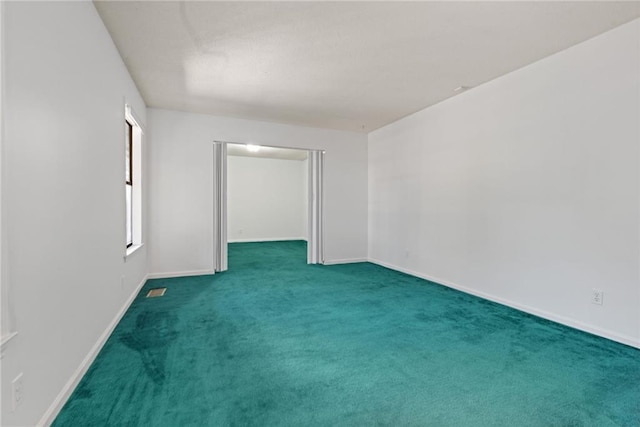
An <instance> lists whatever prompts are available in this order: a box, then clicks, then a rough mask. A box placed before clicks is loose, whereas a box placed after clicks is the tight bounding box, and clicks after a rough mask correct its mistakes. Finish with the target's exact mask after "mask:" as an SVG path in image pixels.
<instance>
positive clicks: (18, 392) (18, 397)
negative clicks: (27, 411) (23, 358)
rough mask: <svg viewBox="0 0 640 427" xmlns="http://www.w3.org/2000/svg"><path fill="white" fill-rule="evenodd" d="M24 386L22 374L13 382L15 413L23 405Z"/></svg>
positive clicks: (12, 396) (13, 406)
mask: <svg viewBox="0 0 640 427" xmlns="http://www.w3.org/2000/svg"><path fill="white" fill-rule="evenodd" d="M23 393H24V384H23V383H22V372H20V375H18V376H17V377H15V378H14V380H13V381H11V407H12V409H13V410H14V411H15V410H16V408H17V407H18V406H20V404H21V403H22V398H23Z"/></svg>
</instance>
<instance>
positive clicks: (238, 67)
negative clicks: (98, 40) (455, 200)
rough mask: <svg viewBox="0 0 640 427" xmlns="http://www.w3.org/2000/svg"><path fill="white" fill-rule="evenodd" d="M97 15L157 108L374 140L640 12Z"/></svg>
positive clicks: (302, 10)
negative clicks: (385, 129)
mask: <svg viewBox="0 0 640 427" xmlns="http://www.w3.org/2000/svg"><path fill="white" fill-rule="evenodd" d="M95 4H96V7H97V9H98V12H99V13H100V15H101V16H102V19H103V21H104V22H105V24H106V26H107V28H108V30H109V32H110V33H111V35H112V37H113V39H114V41H115V43H116V45H117V47H118V49H119V51H120V53H121V55H122V57H123V58H124V61H125V63H126V64H127V67H128V68H129V71H130V72H131V74H132V75H133V78H134V80H135V81H136V84H137V85H138V88H139V89H140V91H141V92H142V95H143V97H144V99H145V101H146V102H147V105H148V106H150V107H160V108H169V109H175V110H182V111H191V112H198V113H205V114H215V115H223V116H232V117H240V118H247V119H255V120H265V121H274V122H281V123H292V124H299V125H306V126H315V127H324V128H333V129H341V130H352V131H359V132H369V131H371V130H374V129H376V128H379V127H381V126H383V125H385V124H388V123H391V122H393V121H395V120H397V119H399V118H402V117H404V116H406V115H408V114H411V113H413V112H415V111H418V110H421V109H423V108H425V107H427V106H429V105H433V104H435V103H437V102H440V101H442V100H444V99H447V98H448V97H451V96H454V95H455V94H456V92H454V89H455V88H456V87H458V86H470V87H474V86H477V85H480V84H482V83H484V82H486V81H489V80H492V79H494V78H496V77H499V76H501V75H504V74H506V73H508V72H510V71H513V70H515V69H518V68H520V67H522V66H524V65H527V64H530V63H532V62H534V61H536V60H539V59H541V58H544V57H546V56H548V55H551V54H553V53H555V52H558V51H561V50H563V49H566V48H567V47H570V46H572V45H575V44H577V43H579V42H581V41H583V40H586V39H588V38H591V37H593V36H595V35H597V34H600V33H602V32H604V31H607V30H609V29H611V28H614V27H616V26H618V25H621V24H623V23H625V22H628V21H631V20H633V19H635V18H637V17H639V16H640V2H628V1H627V2H611V1H606V2H575V1H570V2H521V1H518V2H508V1H507V2H504V1H503V2H174V1H164V2H145V1H142V2H137V1H106V2H105V1H97V2H95Z"/></svg>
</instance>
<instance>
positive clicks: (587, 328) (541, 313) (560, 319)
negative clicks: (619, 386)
mask: <svg viewBox="0 0 640 427" xmlns="http://www.w3.org/2000/svg"><path fill="white" fill-rule="evenodd" d="M369 262H370V263H372V264H377V265H380V266H382V267H385V268H389V269H391V270H396V271H399V272H401V273H405V274H409V275H411V276H415V277H419V278H421V279H425V280H428V281H430V282H434V283H437V284H439V285H444V286H446V287H449V288H452V289H456V290H458V291H461V292H464V293H466V294H470V295H474V296H477V297H480V298H483V299H486V300H489V301H493V302H496V303H498V304H502V305H506V306H507V307H511V308H515V309H516V310H520V311H523V312H525V313H528V314H533V315H534V316H538V317H541V318H543V319H546V320H551V321H552V322H556V323H560V324H562V325H565V326H569V327H571V328H574V329H578V330H580V331H583V332H588V333H590V334H593V335H598V336H600V337H603V338H607V339H610V340H612V341H616V342H619V343H622V344H626V345H628V346H631V347H636V348H640V339H637V338H634V337H631V336H628V335H621V334H618V333H616V332H613V331H609V330H607V329H602V328H598V327H595V326H592V325H588V324H586V323H584V322H580V321H578V320H574V319H570V318H568V317H564V316H560V315H557V314H554V313H550V312H548V311H545V310H540V309H537V308H533V307H530V306H528V305H524V304H520V303H517V302H513V301H510V300H508V299H504V298H500V297H497V296H495V295H492V294H488V293H485V292H479V291H476V290H474V289H471V288H468V287H466V286H461V285H458V284H456V283H453V282H450V281H448V280H443V279H440V278H437V277H433V276H429V275H428V274H422V273H418V272H417V271H413V270H409V269H407V268H402V267H398V266H396V265H393V264H389V263H386V262H383V261H379V260H377V259H373V258H369Z"/></svg>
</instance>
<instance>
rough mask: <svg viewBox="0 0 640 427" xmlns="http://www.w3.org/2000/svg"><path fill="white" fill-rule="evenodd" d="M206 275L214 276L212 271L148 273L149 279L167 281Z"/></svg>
mask: <svg viewBox="0 0 640 427" xmlns="http://www.w3.org/2000/svg"><path fill="white" fill-rule="evenodd" d="M207 274H215V271H213V270H191V271H170V272H165V273H149V274H148V275H147V278H149V279H168V278H170V277H186V276H204V275H207Z"/></svg>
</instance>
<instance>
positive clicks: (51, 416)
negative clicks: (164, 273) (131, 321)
mask: <svg viewBox="0 0 640 427" xmlns="http://www.w3.org/2000/svg"><path fill="white" fill-rule="evenodd" d="M147 278H148V275H145V276H144V278H143V279H142V281H141V282H140V283H138V285H137V286H136V288H135V290H134V291H133V292H132V293H131V295H130V296H129V298H128V299H127V301H126V302H125V303H124V305H123V306H122V308H121V309H120V311H118V313H117V314H116V315H115V317H114V318H113V320H112V321H111V323H109V325H108V326H107V329H105V330H104V332H103V333H102V335H100V338H98V341H96V343H95V344H94V345H93V347H92V348H91V350H89V353H88V354H87V355H86V356H85V358H84V360H83V361H82V363H80V366H78V368H77V369H76V371H75V372H74V373H73V375H72V376H71V378H69V381H67V383H66V384H65V385H64V387H63V388H62V390H61V391H60V393H58V396H57V397H56V398H55V400H54V401H53V403H52V404H51V406H49V409H47V411H46V412H45V413H44V415H43V416H42V418H41V419H40V421H39V422H38V424H37V425H38V426H50V425H51V424H52V423H53V421H54V420H55V419H56V417H57V416H58V414H59V413H60V410H61V409H62V407H63V406H64V404H65V403H67V400H69V397H71V393H73V391H74V390H75V388H76V387H77V385H78V383H79V382H80V380H81V379H82V377H83V376H84V374H86V373H87V370H88V369H89V366H91V364H92V363H93V361H94V360H95V358H96V357H97V356H98V353H100V350H102V347H103V346H104V344H105V343H106V342H107V339H109V337H110V336H111V333H112V332H113V330H114V329H115V328H116V326H117V325H118V322H120V319H122V316H124V314H125V313H126V312H127V310H128V309H129V307H130V306H131V304H132V303H133V300H135V299H136V297H137V296H138V294H139V293H140V289H142V287H143V286H144V284H145V282H146V281H147Z"/></svg>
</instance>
